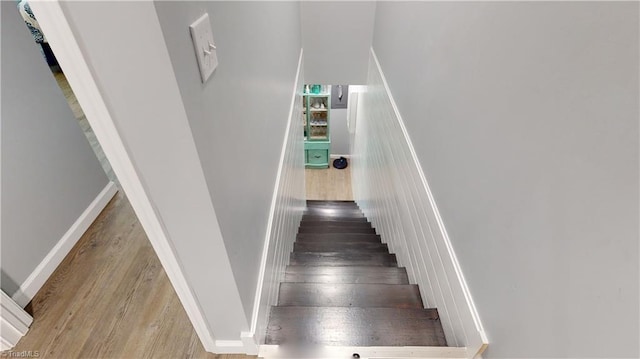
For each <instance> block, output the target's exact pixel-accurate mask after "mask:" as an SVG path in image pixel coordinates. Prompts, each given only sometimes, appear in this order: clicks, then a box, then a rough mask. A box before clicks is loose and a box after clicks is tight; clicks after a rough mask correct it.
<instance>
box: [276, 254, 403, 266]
mask: <svg viewBox="0 0 640 359" xmlns="http://www.w3.org/2000/svg"><path fill="white" fill-rule="evenodd" d="M289 263H290V264H291V265H305V266H385V267H393V266H396V265H398V263H397V262H396V256H395V254H389V253H364V252H361V253H355V254H352V253H341V252H293V253H291V260H290V262H289Z"/></svg>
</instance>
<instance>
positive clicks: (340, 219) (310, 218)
mask: <svg viewBox="0 0 640 359" xmlns="http://www.w3.org/2000/svg"><path fill="white" fill-rule="evenodd" d="M306 221H327V222H368V221H367V218H366V217H364V216H355V217H338V216H333V217H332V216H319V215H312V214H305V215H303V216H302V222H306Z"/></svg>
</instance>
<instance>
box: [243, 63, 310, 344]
mask: <svg viewBox="0 0 640 359" xmlns="http://www.w3.org/2000/svg"><path fill="white" fill-rule="evenodd" d="M302 62H303V56H302V52H301V54H300V59H299V62H298V65H299V67H298V74H297V81H296V84H295V87H294V91H293V96H292V102H291V113H290V115H289V118H288V123H287V129H286V134H285V142H284V143H283V146H282V153H281V158H280V165H279V168H278V176H277V178H276V188H275V190H274V193H273V199H272V203H271V206H272V207H271V216H270V218H269V226H268V227H267V238H266V240H265V243H264V249H263V251H262V259H261V263H260V268H261V272H260V276H259V277H258V289H257V290H258V292H257V293H256V294H257V296H256V301H255V302H256V304H257V305H256V307H254V308H253V318H252V324H251V328H252V331H253V335H254V337H255V339H256V342H258V343H260V344H262V343H264V337H265V335H266V333H267V323H268V320H269V314H270V313H271V306H274V305H277V302H278V291H279V289H280V282H282V281H283V279H284V272H285V269H286V266H287V265H288V264H289V256H290V254H291V252H292V251H293V242H295V240H296V234H297V233H298V227H299V226H300V221H301V220H302V212H303V211H304V209H305V208H306V202H305V199H306V188H305V171H304V163H305V159H304V126H302V124H301V123H300V121H299V119H300V118H301V116H302V91H303V86H304V79H303V68H302Z"/></svg>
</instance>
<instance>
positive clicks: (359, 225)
mask: <svg viewBox="0 0 640 359" xmlns="http://www.w3.org/2000/svg"><path fill="white" fill-rule="evenodd" d="M300 227H354V228H373V227H371V223H369V222H349V221H302V222H300Z"/></svg>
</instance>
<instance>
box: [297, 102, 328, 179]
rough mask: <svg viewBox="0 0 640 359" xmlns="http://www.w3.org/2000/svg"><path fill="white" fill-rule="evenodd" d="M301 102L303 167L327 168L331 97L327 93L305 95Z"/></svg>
mask: <svg viewBox="0 0 640 359" xmlns="http://www.w3.org/2000/svg"><path fill="white" fill-rule="evenodd" d="M302 101H303V113H302V117H303V119H302V120H303V122H304V151H305V165H306V167H307V168H328V167H329V147H330V145H331V138H330V137H329V118H330V116H329V115H330V111H329V106H330V105H331V97H330V95H329V94H328V93H318V94H314V93H305V94H303V96H302Z"/></svg>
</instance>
